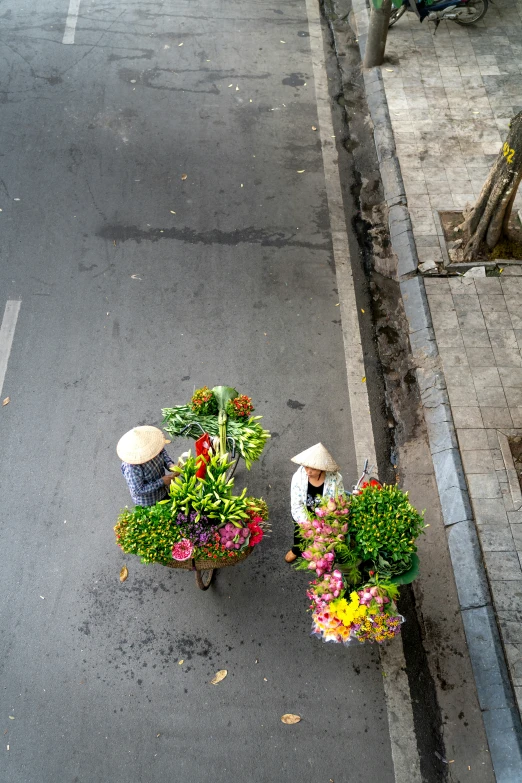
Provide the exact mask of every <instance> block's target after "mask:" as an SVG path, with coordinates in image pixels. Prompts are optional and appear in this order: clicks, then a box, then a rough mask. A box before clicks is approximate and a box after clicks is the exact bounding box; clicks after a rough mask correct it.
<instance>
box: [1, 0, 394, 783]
mask: <svg viewBox="0 0 522 783" xmlns="http://www.w3.org/2000/svg"><path fill="white" fill-rule="evenodd" d="M72 5H73V3H71V6H72ZM68 10H69V2H68V0H43V2H36V0H24V2H21V0H16V1H15V0H1V2H0V25H1V26H0V80H1V81H0V102H1V103H2V107H1V115H0V155H1V176H2V179H1V180H0V207H1V209H2V212H1V213H0V242H1V248H0V252H1V265H0V315H1V312H3V308H4V306H5V302H6V301H7V300H21V301H22V305H21V308H20V314H19V317H18V322H17V325H16V331H15V335H14V341H13V345H12V351H11V355H10V359H9V365H8V369H7V374H6V378H5V382H4V387H3V393H2V396H7V395H9V396H10V398H11V402H10V403H9V405H7V406H5V407H3V408H0V443H1V455H2V459H1V473H0V476H1V503H2V513H1V519H0V524H1V529H2V543H3V556H2V568H1V569H0V590H1V593H2V602H1V607H0V627H1V628H2V634H1V637H0V671H1V685H0V687H1V704H2V706H1V713H0V714H1V721H0V729H1V730H2V732H6V733H5V734H4V748H3V750H1V752H0V780H1V781H2V783H62V782H64V783H65V781H68V782H69V781H70V783H106V782H107V781H111V783H123V782H125V783H133V781H143V783H156V782H158V783H159V781H165V780H170V781H178V780H179V781H181V780H183V781H187V782H188V783H207V781H213V782H214V783H221V781H229V780H231V779H233V778H237V779H241V780H245V781H255V783H258V782H261V781H263V782H264V781H272V780H277V781H280V783H283V782H284V781H295V780H301V781H303V783H322V781H324V782H325V783H328V781H330V780H333V781H335V783H341V782H342V781H358V782H359V781H360V782H361V783H366V781H368V782H369V781H374V780H379V781H380V783H391V781H392V780H393V779H394V778H393V770H392V762H391V752H390V742H389V737H388V726H387V716H386V708H385V702H384V693H383V685H382V674H381V671H380V666H379V657H378V653H377V651H376V650H375V649H373V648H371V647H368V646H365V647H360V648H359V647H356V648H350V649H345V648H342V647H339V646H337V645H333V646H332V645H323V644H321V643H320V642H318V641H315V640H313V639H311V638H310V637H309V630H310V620H309V615H307V613H306V605H307V601H306V596H305V585H306V577H304V576H303V575H301V574H295V573H294V572H293V571H292V570H291V569H290V568H289V567H288V566H287V565H286V564H285V563H284V560H283V556H284V553H285V552H286V550H287V549H288V547H289V545H290V542H291V533H292V531H291V524H290V521H289V519H290V518H289V483H290V478H291V474H292V469H293V466H292V463H290V461H289V459H290V457H291V456H292V455H293V454H295V453H296V452H297V451H300V450H302V449H304V448H306V447H308V446H309V445H312V444H314V443H316V442H317V441H319V440H322V441H323V442H324V443H325V445H327V446H328V448H329V449H330V450H331V451H332V453H333V454H334V455H335V457H336V458H337V460H338V461H339V463H340V464H341V465H342V472H343V474H344V477H345V481H346V483H347V484H350V483H353V481H354V480H355V478H356V476H355V460H354V456H353V441H352V432H351V422H350V411H349V403H348V392H347V385H346V367H345V363H344V355H343V344H342V335H341V329H340V322H339V308H338V307H336V305H337V303H338V296H337V292H336V280H335V271H334V268H333V255H332V247H331V237H330V233H329V228H330V225H329V215H328V207H327V203H326V195H325V182H324V174H323V165H322V157H321V149H320V142H319V138H318V134H317V133H316V132H315V131H314V130H313V129H312V126H314V125H317V112H316V105H315V97H314V89H313V80H312V65H311V54H310V47H309V38H308V32H307V30H308V26H307V18H306V8H305V2H304V0H287V2H285V3H284V4H283V3H279V2H275V3H269V2H266V0H255V2H254V0H248V1H247V2H244V3H238V2H232V1H231V0H221V2H213V3H209V2H203V1H202V0H192V1H191V2H183V1H182V0H171V1H170V2H167V0H165V1H164V2H161V1H160V0H154V1H153V2H148V3H133V2H129V1H128V0H119V1H117V2H113V3H104V2H91V0H81V4H80V6H79V15H78V19H77V24H76V28H75V30H74V43H73V44H64V43H63V42H62V41H63V38H64V31H65V29H66V20H67V15H68ZM302 170H304V171H302ZM299 172H302V173H299ZM184 174H186V175H187V177H186V179H185V180H183V179H182V175H184ZM218 383H223V384H230V385H233V386H235V387H237V388H238V389H239V390H240V391H241V392H245V393H247V394H249V395H251V396H252V397H253V398H254V401H255V403H256V407H257V412H258V413H260V414H263V416H264V420H263V423H264V424H265V426H267V427H268V428H269V429H270V430H272V432H273V437H272V440H271V441H270V443H269V445H268V447H267V448H266V450H265V454H264V456H263V459H262V460H261V461H260V462H259V463H256V464H255V465H254V466H253V468H252V471H251V473H250V474H247V471H246V470H245V469H244V468H243V469H242V471H240V472H239V473H238V478H237V481H238V485H239V486H242V485H244V484H245V483H246V482H247V481H248V487H249V490H250V492H251V493H252V494H255V495H262V496H263V497H265V498H266V500H267V501H268V503H269V505H270V509H271V517H272V522H273V528H274V533H273V536H272V538H271V539H270V540H268V541H266V542H264V543H263V545H262V546H261V547H260V548H259V550H258V551H256V552H255V554H254V555H253V556H252V558H250V559H249V560H248V561H246V562H245V563H243V564H242V565H241V566H238V567H237V568H234V569H228V571H223V572H221V573H220V574H219V575H218V579H217V581H216V584H215V586H214V587H213V588H212V589H211V590H209V591H208V592H206V593H203V592H201V591H199V590H197V588H196V586H195V583H194V578H193V575H192V574H189V573H185V572H178V571H170V570H168V569H166V568H163V567H161V566H144V565H141V564H140V563H139V561H138V560H137V559H135V558H132V557H125V556H123V555H122V553H121V552H120V550H119V549H118V548H117V547H116V546H115V543H114V535H113V531H112V527H113V525H114V523H115V519H116V516H117V513H118V510H119V509H120V508H121V507H122V506H123V505H125V504H126V503H128V502H129V496H128V492H127V488H126V485H125V483H124V481H123V478H122V476H121V474H120V469H119V460H118V459H117V456H116V453H115V444H116V442H117V440H118V438H119V437H120V436H121V435H122V434H123V433H124V432H125V431H126V430H128V429H129V428H130V427H132V426H133V425H135V424H143V423H151V424H154V423H156V424H159V423H160V417H161V413H160V411H161V408H162V407H164V406H170V405H174V404H178V403H183V402H185V401H187V400H188V399H189V398H190V395H191V393H192V391H193V389H194V387H196V388H197V387H199V386H202V385H204V384H208V385H209V386H212V385H214V384H218ZM182 448H186V443H177V444H173V446H172V447H171V454H172V455H176V454H177V453H178V452H179V451H181V450H182ZM124 562H125V563H126V564H127V566H128V569H129V578H128V580H127V581H126V582H125V583H124V584H122V585H121V584H120V582H119V579H118V574H119V570H120V568H121V566H122V564H123V563H124ZM181 660H183V663H180V661H181ZM223 668H226V669H227V670H228V672H229V673H228V677H227V679H226V680H225V681H224V682H222V683H221V684H219V685H218V686H212V685H210V684H209V681H210V679H211V678H212V676H213V674H214V673H215V672H216V671H217V670H218V669H223ZM286 712H293V713H298V714H299V715H301V716H302V721H301V723H300V724H299V725H297V726H285V725H283V724H282V723H281V721H280V717H281V715H282V714H283V713H286ZM10 716H12V717H13V718H14V720H12V719H10ZM7 746H9V749H8V750H7Z"/></svg>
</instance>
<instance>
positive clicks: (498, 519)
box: [473, 498, 522, 525]
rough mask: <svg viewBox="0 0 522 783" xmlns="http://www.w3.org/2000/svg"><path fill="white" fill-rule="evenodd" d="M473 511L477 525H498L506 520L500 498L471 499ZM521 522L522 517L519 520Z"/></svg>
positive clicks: (506, 516) (506, 514) (506, 513)
mask: <svg viewBox="0 0 522 783" xmlns="http://www.w3.org/2000/svg"><path fill="white" fill-rule="evenodd" d="M473 513H474V516H475V520H476V522H477V524H478V525H500V524H505V523H506V522H507V521H508V513H513V512H506V509H505V508H504V503H503V502H502V499H501V498H498V499H497V498H480V499H477V500H475V501H473ZM520 521H521V524H522V519H521V520H520Z"/></svg>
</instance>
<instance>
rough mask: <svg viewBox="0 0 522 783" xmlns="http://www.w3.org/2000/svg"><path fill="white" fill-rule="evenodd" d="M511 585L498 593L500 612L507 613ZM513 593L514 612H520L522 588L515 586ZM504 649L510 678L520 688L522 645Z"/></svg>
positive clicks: (507, 646)
mask: <svg viewBox="0 0 522 783" xmlns="http://www.w3.org/2000/svg"><path fill="white" fill-rule="evenodd" d="M512 584H513V582H510V584H509V585H506V589H505V590H504V591H500V592H499V598H500V603H501V604H502V608H501V609H500V611H503V610H507V611H509V609H508V601H509V594H510V593H509V586H510V585H512ZM515 591H516V594H515ZM515 591H513V604H514V610H515V611H516V612H522V587H519V586H517V588H515ZM502 592H503V593H505V598H504V596H503V595H502ZM504 607H505V609H504ZM504 649H505V651H506V658H507V662H508V665H509V670H510V674H511V677H512V678H513V683H514V684H515V685H518V686H520V685H522V644H506V645H505V648H504Z"/></svg>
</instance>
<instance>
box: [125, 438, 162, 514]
mask: <svg viewBox="0 0 522 783" xmlns="http://www.w3.org/2000/svg"><path fill="white" fill-rule="evenodd" d="M169 465H174V463H173V461H172V460H171V458H170V457H169V455H168V454H167V452H166V451H165V449H162V450H161V451H160V453H159V454H158V456H157V457H154V458H153V459H150V460H149V461H148V462H144V463H143V465H129V463H128V462H122V464H121V472H122V473H123V475H124V476H125V480H126V482H127V484H128V485H129V490H130V493H131V497H132V499H133V501H134V503H135V504H136V505H137V506H153V505H154V504H155V503H157V502H158V501H159V500H165V498H166V497H168V490H167V488H166V487H165V484H164V483H163V476H164V475H165V468H168V466H169Z"/></svg>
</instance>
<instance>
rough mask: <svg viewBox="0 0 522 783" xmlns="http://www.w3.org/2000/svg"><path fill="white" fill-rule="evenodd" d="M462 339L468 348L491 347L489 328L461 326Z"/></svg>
mask: <svg viewBox="0 0 522 783" xmlns="http://www.w3.org/2000/svg"><path fill="white" fill-rule="evenodd" d="M460 333H461V336H462V340H463V342H464V345H465V346H466V348H489V347H490V342H489V335H488V331H487V329H474V328H472V327H461V330H460Z"/></svg>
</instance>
